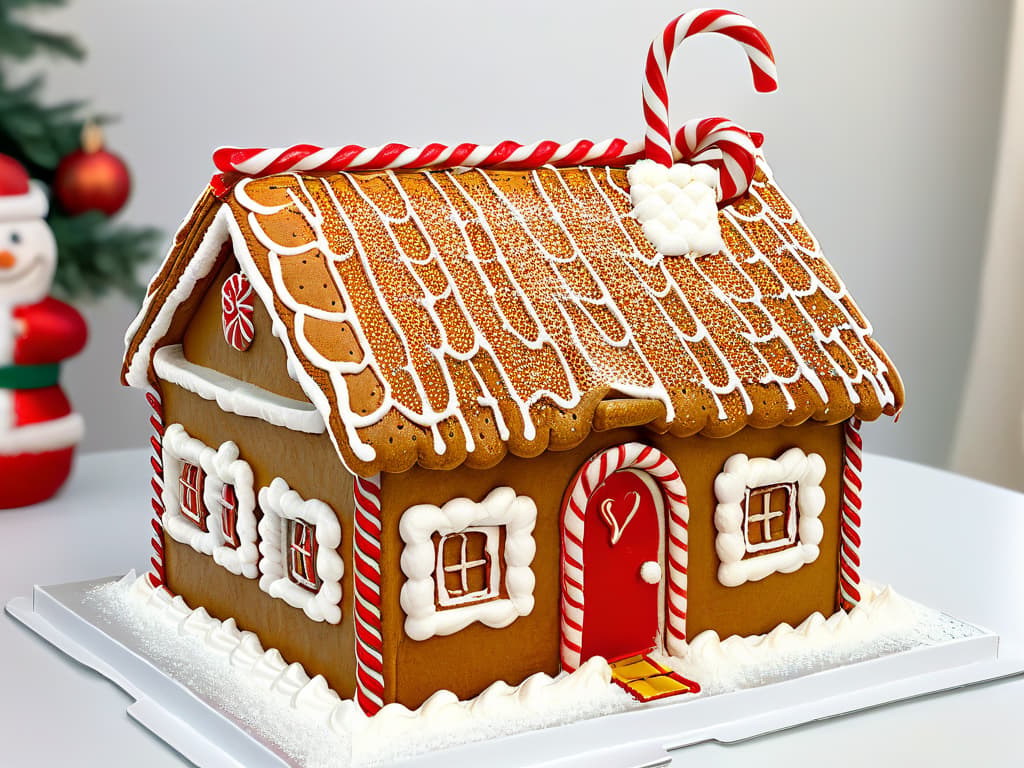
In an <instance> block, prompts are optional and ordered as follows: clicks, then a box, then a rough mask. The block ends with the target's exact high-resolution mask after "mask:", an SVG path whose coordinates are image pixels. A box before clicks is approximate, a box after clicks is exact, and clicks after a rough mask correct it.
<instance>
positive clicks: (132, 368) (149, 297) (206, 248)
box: [124, 196, 231, 389]
mask: <svg viewBox="0 0 1024 768" xmlns="http://www.w3.org/2000/svg"><path fill="white" fill-rule="evenodd" d="M202 199H203V197H202V196H201V197H200V198H199V200H197V201H196V202H195V203H193V205H192V211H190V212H189V216H188V217H187V218H186V219H185V220H184V221H183V222H182V225H181V227H180V228H179V229H178V234H183V231H182V230H183V229H184V227H185V226H186V225H187V224H188V221H189V219H190V218H191V215H192V212H193V211H195V209H196V206H197V205H198V203H199V201H200V200H202ZM230 219H231V211H230V210H229V209H228V207H227V206H226V205H222V206H221V207H220V210H218V211H217V213H216V215H215V216H214V217H213V221H212V222H210V226H209V228H207V230H206V234H204V235H203V239H202V241H201V242H200V243H199V246H198V247H197V248H196V251H195V254H194V255H193V256H192V258H191V259H189V262H188V266H186V267H185V271H184V272H182V274H181V277H179V278H178V283H177V285H175V286H174V289H173V290H172V291H171V292H170V293H169V294H168V295H167V296H166V297H164V298H163V299H162V300H161V305H160V310H159V312H158V313H157V316H156V317H155V318H154V319H153V322H152V323H151V324H150V326H149V328H148V329H147V331H146V335H145V337H144V338H143V339H142V341H141V342H140V344H139V348H138V350H136V352H135V354H134V355H133V356H132V359H131V361H130V362H129V363H128V370H127V371H126V372H125V377H124V378H125V381H126V382H128V385H129V386H132V387H138V388H140V389H145V388H146V387H148V386H149V377H148V373H149V360H150V356H151V355H152V354H153V347H154V346H155V345H156V343H157V342H158V341H159V340H160V339H162V338H163V337H164V336H165V335H166V333H167V331H168V330H169V329H170V327H171V321H172V320H173V319H174V315H175V314H176V313H177V311H178V308H179V307H180V306H181V304H182V303H183V302H185V301H186V300H187V299H188V298H189V296H191V295H192V293H193V291H195V288H196V285H197V284H198V283H199V281H200V280H202V279H203V278H205V277H206V276H207V275H208V274H210V270H211V269H213V266H214V264H216V263H217V256H218V254H219V253H220V249H221V246H223V245H224V243H225V242H226V241H227V239H228V227H227V222H228V221H229V220H230ZM175 242H177V238H175ZM172 252H173V248H172ZM164 263H165V264H166V259H165V262H164ZM161 272H162V270H158V271H157V273H156V274H155V275H154V276H153V280H152V281H151V282H150V284H149V290H148V291H147V294H146V300H145V301H144V302H143V304H142V308H141V309H140V310H139V314H138V315H136V316H135V319H134V320H133V321H132V324H131V325H129V326H128V330H127V331H126V332H125V337H124V343H125V347H126V348H127V347H128V345H130V344H131V342H132V340H133V339H134V338H135V335H136V334H137V333H138V332H139V329H140V328H141V327H142V321H143V320H144V319H145V318H146V315H147V313H148V312H149V309H150V305H151V304H152V303H153V302H154V301H156V296H157V293H156V289H157V288H159V287H161V286H158V285H156V281H157V280H159V279H160V276H161Z"/></svg>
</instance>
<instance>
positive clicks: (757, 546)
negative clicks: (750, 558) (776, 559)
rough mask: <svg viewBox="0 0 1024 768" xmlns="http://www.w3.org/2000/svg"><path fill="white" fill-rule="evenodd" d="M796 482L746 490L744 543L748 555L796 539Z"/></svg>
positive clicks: (787, 544) (788, 544)
mask: <svg viewBox="0 0 1024 768" xmlns="http://www.w3.org/2000/svg"><path fill="white" fill-rule="evenodd" d="M795 507H796V484H795V483H779V484H776V485H768V486H763V487H760V488H751V489H748V490H747V525H746V544H747V552H748V553H749V554H750V555H757V554H759V553H762V552H769V551H771V550H773V549H778V548H779V547H787V546H791V545H793V544H795V543H796V537H797V527H796V515H794V514H793V513H794V511H795Z"/></svg>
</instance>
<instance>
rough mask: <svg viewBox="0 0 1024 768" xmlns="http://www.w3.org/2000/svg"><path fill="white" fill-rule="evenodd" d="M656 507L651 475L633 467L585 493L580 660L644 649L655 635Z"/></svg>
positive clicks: (659, 549) (660, 558)
mask: <svg viewBox="0 0 1024 768" xmlns="http://www.w3.org/2000/svg"><path fill="white" fill-rule="evenodd" d="M664 511H665V504H664V499H663V497H662V492H661V489H660V487H659V486H658V484H657V482H655V480H654V479H653V478H652V477H651V476H650V475H649V474H648V473H647V472H644V471H641V470H635V469H623V470H619V471H617V472H612V473H611V474H610V475H608V477H607V478H606V479H605V480H604V482H602V483H601V484H600V485H599V486H597V488H595V489H594V491H593V492H592V493H591V494H590V496H589V498H588V499H587V506H586V512H585V515H584V536H583V574H584V578H583V589H584V596H583V597H584V605H585V608H584V611H583V642H582V649H581V653H580V661H584V660H586V659H588V658H590V657H591V656H595V655H600V656H604V657H605V658H606V659H614V658H617V657H619V656H625V655H627V654H632V653H638V652H642V651H647V650H650V649H651V648H653V647H654V646H655V645H656V643H657V642H658V638H659V637H660V631H661V629H662V622H663V620H664V618H663V608H662V606H663V605H664V599H665V597H664V595H665V593H664V578H663V571H664V555H663V552H664V546H663V542H664V534H663V530H664Z"/></svg>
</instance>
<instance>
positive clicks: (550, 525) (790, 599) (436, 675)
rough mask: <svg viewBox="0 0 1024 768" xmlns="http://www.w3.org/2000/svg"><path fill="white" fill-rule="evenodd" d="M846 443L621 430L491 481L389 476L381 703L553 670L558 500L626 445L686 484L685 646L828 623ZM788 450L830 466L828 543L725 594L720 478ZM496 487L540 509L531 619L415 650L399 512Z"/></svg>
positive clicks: (813, 432)
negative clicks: (737, 458)
mask: <svg viewBox="0 0 1024 768" xmlns="http://www.w3.org/2000/svg"><path fill="white" fill-rule="evenodd" d="M842 439H843V436H842V427H841V426H825V425H820V424H805V425H802V426H799V427H795V428H786V427H779V428H776V429H772V430H756V429H753V428H747V429H744V430H742V431H741V432H739V433H737V434H735V435H733V436H731V437H728V438H719V439H714V438H704V437H699V436H698V437H690V438H685V439H679V438H673V437H671V436H662V435H656V434H653V433H651V432H649V431H647V430H644V429H640V428H633V429H617V430H613V431H609V432H604V433H593V434H591V435H590V436H589V437H588V438H587V439H586V440H585V441H584V442H583V443H582V444H581V445H580V446H578V447H576V448H574V449H572V450H569V451H565V452H557V453H556V452H547V453H544V454H542V455H541V456H538V457H535V458H519V457H514V456H510V457H508V458H506V459H505V460H504V461H503V462H502V463H501V464H499V465H498V466H497V467H494V468H493V469H489V470H470V469H465V468H462V469H458V470H455V471H451V472H439V471H432V470H426V469H422V468H420V467H415V468H413V469H411V470H409V471H407V472H404V473H402V474H399V475H384V478H383V484H382V488H381V491H382V507H383V520H382V523H383V530H384V547H383V549H384V555H383V557H384V560H383V562H382V567H381V570H382V572H383V573H384V574H385V578H384V583H383V586H382V606H383V608H382V613H383V622H384V626H383V629H384V636H385V637H386V638H393V640H392V642H386V643H385V649H384V651H385V652H384V656H385V659H384V661H385V672H384V677H385V682H386V694H387V699H388V700H397V701H399V702H401V703H403V704H405V705H407V706H410V707H412V706H417V705H419V704H420V703H422V702H423V701H424V700H425V699H426V698H427V697H428V696H429V695H430V694H432V693H433V692H434V691H436V690H437V689H438V688H448V689H450V690H452V691H454V692H455V693H456V694H457V695H458V696H459V697H465V696H471V695H473V694H476V693H478V692H479V691H481V690H482V689H483V688H485V687H486V686H487V685H489V684H490V683H491V682H493V681H494V680H504V681H505V682H507V683H509V684H516V683H519V682H521V681H522V680H523V679H524V678H525V677H527V676H529V675H530V674H533V673H534V672H546V673H548V674H555V673H556V672H557V671H558V669H559V641H560V626H559V622H560V614H559V611H560V585H559V578H560V576H559V569H560V557H561V554H560V529H559V517H560V511H561V504H562V498H563V495H564V494H565V492H566V489H567V488H568V486H569V484H570V482H571V480H572V478H573V476H574V474H575V473H576V471H577V470H578V469H579V468H580V467H581V466H582V465H583V463H584V462H585V461H586V460H587V459H588V458H589V457H590V456H592V455H593V454H594V453H596V452H597V451H599V450H601V449H603V448H607V447H609V446H613V445H618V444H620V443H623V442H629V441H634V440H635V441H640V442H644V443H646V444H649V445H652V446H654V447H656V448H658V449H660V450H661V451H662V452H664V453H665V454H666V455H668V456H669V458H671V459H672V461H673V462H674V463H675V464H676V466H677V467H678V468H679V471H680V473H681V475H682V477H683V481H684V483H685V484H686V488H687V494H688V498H689V503H690V550H689V552H690V560H689V608H688V622H687V636H688V637H691V638H692V637H694V636H695V635H696V634H697V633H699V632H701V631H703V630H705V629H715V630H716V631H718V632H719V634H720V635H721V636H722V637H725V636H728V635H731V634H742V635H747V634H756V633H761V632H766V631H768V630H770V629H772V628H773V627H774V626H776V625H777V624H779V623H780V622H788V623H790V624H794V625H795V624H797V623H799V622H800V621H802V620H803V619H804V618H806V617H807V616H808V615H809V614H810V613H812V612H814V611H820V612H821V613H823V614H824V615H826V616H828V615H831V614H832V613H833V612H834V610H835V607H836V593H837V587H838V580H837V573H838V570H837V563H838V543H839V533H838V531H839V528H838V524H839V504H840V490H841V485H840V477H841V471H842ZM794 446H799V447H800V448H802V449H803V450H804V451H806V452H808V453H809V452H812V451H813V452H816V453H820V454H821V455H822V456H823V457H824V458H825V461H826V464H827V467H828V470H827V473H826V476H825V479H824V481H823V484H822V487H823V488H824V490H825V493H826V506H825V510H824V511H823V513H822V515H821V520H822V523H823V524H824V528H825V537H824V540H823V541H822V544H821V551H820V555H819V557H818V558H817V560H816V561H815V562H813V563H811V564H808V565H805V566H803V567H802V568H801V569H800V570H798V571H796V572H795V573H792V574H772V575H770V576H768V577H767V578H765V579H764V580H762V581H759V582H750V583H747V584H744V585H742V586H739V587H732V588H727V587H723V586H721V585H720V584H719V583H718V579H717V569H718V558H717V555H716V554H715V535H716V531H715V527H714V510H715V506H716V504H717V501H716V499H715V498H714V490H713V484H714V479H715V476H716V475H717V474H718V473H719V472H721V471H722V467H723V465H724V464H725V461H726V459H728V457H729V456H731V455H733V454H734V453H746V454H747V455H749V456H751V457H753V456H766V457H770V458H775V457H777V456H778V455H779V454H781V453H782V452H783V451H785V450H786V449H788V448H791V447H794ZM501 485H508V486H511V487H512V488H514V489H515V490H516V492H517V493H518V494H520V495H526V496H529V497H531V498H532V499H533V500H534V501H535V502H536V504H537V509H538V514H537V524H536V528H535V532H534V537H535V541H536V545H537V554H536V557H535V559H534V562H533V570H534V574H535V576H536V587H535V590H534V597H535V601H536V602H535V606H534V609H533V611H532V612H531V613H530V614H529V615H528V616H522V617H519V618H518V619H516V620H515V621H514V622H513V623H512V624H511V625H510V626H508V627H506V628H504V629H490V628H488V627H485V626H483V625H481V624H472V625H470V626H469V627H467V628H465V629H463V630H461V631H459V632H456V633H454V634H452V635H448V636H444V637H432V638H430V639H428V640H423V641H415V640H412V639H410V638H409V637H407V636H406V635H405V632H404V627H403V623H404V614H403V612H402V609H401V606H400V603H399V596H400V591H401V586H402V571H401V565H400V557H401V552H402V547H403V542H402V540H401V538H400V537H399V534H398V524H399V521H400V519H401V514H402V512H403V511H404V510H405V509H407V508H408V507H409V506H411V505H413V504H421V503H428V504H435V505H441V504H443V503H444V502H446V501H448V500H449V499H451V498H454V497H458V496H466V497H468V498H471V499H473V500H475V501H479V500H480V499H482V498H483V497H484V496H486V495H487V493H488V492H489V491H491V490H492V489H493V488H495V487H497V486H501ZM456 660H457V662H456Z"/></svg>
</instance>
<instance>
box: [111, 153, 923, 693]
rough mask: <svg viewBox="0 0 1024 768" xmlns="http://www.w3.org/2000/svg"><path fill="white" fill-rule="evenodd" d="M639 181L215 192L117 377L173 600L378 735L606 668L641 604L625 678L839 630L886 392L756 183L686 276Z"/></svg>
mask: <svg viewBox="0 0 1024 768" xmlns="http://www.w3.org/2000/svg"><path fill="white" fill-rule="evenodd" d="M629 186H630V185H629V182H628V180H627V176H626V171H625V170H624V169H621V168H615V167H596V168H568V169H554V168H541V169H536V170H529V171H485V170H478V169H458V170H443V171H408V172H390V171H389V172H372V173H340V172H339V173H308V174H299V173H295V174H283V175H276V176H270V177H262V178H243V179H240V180H237V182H236V183H235V184H234V185H233V186H231V187H229V188H228V189H226V190H222V191H221V192H220V194H214V193H213V192H211V191H207V192H205V193H204V194H203V196H202V197H201V198H200V200H199V201H198V202H197V204H196V206H195V207H194V209H193V211H192V212H191V213H190V215H189V217H188V218H187V219H186V222H185V224H184V225H183V227H182V230H181V232H179V234H178V236H177V238H176V240H175V245H174V247H173V248H172V250H171V253H170V255H169V256H168V258H167V260H166V261H165V263H164V265H163V267H162V268H161V270H160V272H159V273H158V275H157V276H156V277H155V278H154V280H153V282H152V284H151V285H150V289H149V295H148V296H147V299H146V302H145V305H144V307H143V309H142V311H141V312H140V315H139V318H138V319H137V321H136V323H135V324H134V325H133V327H132V328H131V329H130V331H129V334H128V339H127V353H126V358H125V365H124V369H123V378H124V379H125V381H126V383H129V384H132V385H135V386H141V387H149V388H152V389H154V390H155V392H156V394H157V396H158V397H159V398H160V401H161V402H162V425H161V428H162V430H163V434H164V435H171V438H172V439H167V438H165V439H164V441H163V445H162V448H161V449H162V451H163V454H162V455H163V457H164V460H163V462H162V465H161V469H160V475H161V476H160V481H161V483H162V487H163V493H162V495H161V496H159V498H158V502H159V503H160V504H161V505H162V506H163V517H162V519H161V525H162V530H163V542H162V553H163V562H162V567H163V573H161V574H159V575H158V576H159V578H158V579H157V580H158V581H159V582H160V583H161V584H162V586H163V587H165V588H167V589H168V590H170V591H171V592H173V593H175V594H180V595H181V596H182V597H183V598H184V599H185V600H186V601H187V602H188V603H189V605H191V606H193V607H198V606H203V607H205V608H206V609H207V610H208V611H209V612H210V613H211V614H212V615H214V616H216V617H217V618H221V619H227V618H234V619H235V620H236V621H237V623H238V625H239V627H241V628H243V629H249V630H252V631H254V632H256V634H257V635H258V636H259V637H260V638H261V640H262V642H263V643H264V644H265V645H267V646H271V647H275V648H277V649H279V650H280V651H281V652H282V654H283V655H284V657H285V658H286V659H287V660H288V661H289V662H299V663H301V664H303V666H304V667H305V668H306V670H307V671H308V672H309V673H310V674H311V675H313V674H322V675H324V677H325V678H326V679H327V681H328V682H329V684H330V685H331V686H332V687H333V688H334V689H335V690H337V691H338V693H339V694H340V695H342V696H345V697H355V698H356V700H357V701H359V702H360V703H361V704H362V705H363V706H364V709H366V710H367V711H370V712H372V711H375V709H376V708H379V706H380V705H381V704H386V703H390V702H400V703H402V704H404V705H406V706H409V707H415V706H418V705H419V704H421V703H422V702H423V701H424V700H426V699H427V698H428V697H429V696H430V695H432V694H433V693H435V692H436V691H438V690H441V689H447V690H451V691H453V692H455V693H456V694H457V695H458V696H459V697H460V698H465V697H469V696H473V695H475V694H477V693H479V692H481V691H482V690H483V689H485V688H486V687H487V686H488V685H490V684H492V683H494V682H495V681H498V680H503V681H505V682H506V683H509V684H513V685H514V684H517V683H519V682H522V681H523V680H524V679H525V678H526V677H528V676H529V675H531V674H533V673H536V672H545V673H548V674H555V673H557V672H558V671H559V669H572V668H574V666H575V665H578V663H579V662H580V661H582V660H583V659H585V657H586V656H588V655H593V654H595V653H599V654H601V655H605V654H604V653H603V651H604V649H606V648H607V649H614V648H618V647H619V646H618V645H616V643H615V638H614V637H613V635H614V633H615V631H616V630H615V627H616V624H629V623H631V622H632V623H635V622H634V621H633V619H632V618H628V619H627V618H623V617H632V616H634V615H635V614H634V613H631V611H633V610H634V609H635V605H634V603H635V602H636V600H634V597H633V596H634V595H640V596H641V597H640V598H639V600H641V601H646V600H648V598H647V597H645V596H644V595H656V598H653V599H652V601H651V602H650V603H649V604H650V605H652V606H654V608H653V609H652V610H653V613H651V612H648V614H646V615H645V617H641V618H642V620H643V621H648V620H649V621H650V622H652V623H651V624H650V625H649V626H650V627H652V628H653V629H652V631H650V633H649V634H647V635H643V637H642V638H641V639H642V642H641V641H639V640H636V641H634V640H629V641H626V642H627V646H628V643H629V642H633V643H634V644H637V643H640V644H642V645H645V647H636V648H632V650H636V651H646V650H650V649H651V648H652V647H655V646H657V647H658V648H659V649H660V650H665V651H667V652H670V653H671V652H678V651H679V649H680V648H684V647H685V641H686V640H690V639H692V638H693V637H695V636H696V635H697V634H699V633H700V632H703V631H707V630H713V631H715V632H717V633H718V634H719V635H720V636H722V637H725V636H728V635H732V634H739V635H752V634H758V633H763V632H767V631H770V630H771V629H772V628H773V627H775V626H777V625H778V624H780V623H783V622H785V623H789V624H792V625H795V624H797V623H799V622H800V621H802V620H803V619H804V618H806V617H807V616H808V615H810V614H811V613H814V612H820V613H822V614H824V615H826V616H828V615H830V614H831V613H833V612H835V611H836V610H838V609H839V608H840V604H841V596H842V595H843V594H844V593H843V583H842V582H843V576H842V574H843V568H842V567H841V566H842V561H843V558H844V553H843V546H844V545H843V537H842V528H843V523H844V520H847V517H846V516H847V515H848V511H846V510H845V509H844V504H843V497H844V494H843V490H844V486H843V484H844V471H845V470H846V469H847V467H848V462H849V461H850V460H851V459H850V455H851V454H850V451H851V446H850V440H851V434H852V433H855V425H856V423H857V422H858V421H859V420H870V419H876V418H878V417H879V416H881V415H883V414H887V415H895V414H897V413H898V412H899V410H900V408H901V407H902V404H903V387H902V383H901V381H900V379H899V376H898V374H897V373H896V370H895V368H894V367H893V365H892V363H891V362H890V360H889V359H888V357H887V356H886V355H885V353H884V352H883V351H882V349H881V347H880V346H879V345H878V344H877V343H876V342H875V340H874V338H873V337H872V332H871V328H870V325H869V324H868V322H867V320H866V319H865V318H864V316H863V314H862V313H861V312H860V310H859V309H858V308H857V306H856V304H855V303H854V302H853V299H852V298H851V297H850V295H849V293H848V292H847V291H846V289H845V287H844V286H843V284H842V282H841V281H840V280H839V278H838V277H837V276H836V274H835V272H834V271H833V270H832V268H831V267H830V266H829V265H828V263H827V262H826V261H825V260H824V257H823V256H822V255H821V251H820V249H819V247H818V245H817V243H816V241H815V240H814V238H813V236H812V235H811V234H810V232H809V231H808V230H807V228H806V227H805V225H804V224H803V222H802V220H801V219H800V218H799V215H798V214H797V213H796V211H795V209H794V208H793V206H792V205H791V204H790V203H789V201H788V200H787V199H786V198H785V196H784V195H783V194H782V192H781V191H780V190H779V188H778V187H777V185H776V184H775V182H774V181H773V180H772V177H771V175H770V171H769V170H768V168H767V166H766V165H764V163H763V160H759V163H758V166H757V169H756V172H755V174H754V176H753V179H752V182H751V185H750V188H749V190H747V191H746V192H745V193H744V195H743V196H742V197H740V198H739V199H738V200H737V201H735V202H733V203H731V204H729V205H728V206H725V207H724V208H722V210H721V211H720V212H719V214H718V225H719V227H720V230H721V236H722V243H723V247H722V248H721V249H720V250H718V251H716V252H713V253H707V254H704V255H692V254H691V255H684V256H665V255H663V254H661V253H659V252H658V251H657V250H656V249H655V247H654V246H653V245H652V244H651V243H650V242H649V241H648V240H647V238H646V237H645V235H644V233H643V232H642V231H641V228H640V225H639V224H638V222H637V220H636V219H635V217H634V216H633V215H632V203H631V199H630V194H629ZM857 450H858V455H859V446H858V448H857ZM618 482H621V483H625V485H623V486H622V488H623V489H625V490H623V491H621V492H620V493H619V495H618V496H615V495H614V494H612V493H611V492H610V491H608V490H607V489H608V488H611V487H612V485H613V484H614V483H618ZM246 483H248V486H246V485H245V484H246ZM197 484H201V485H202V487H198V485H197ZM211 489H212V490H211ZM602 489H604V490H602ZM214 491H216V494H215V493H214ZM246 492H248V493H249V494H250V495H251V497H252V498H251V499H250V500H249V501H246V499H248V498H249V497H248V496H246ZM602 494H604V495H603V496H602ZM609 494H611V495H609ZM574 499H575V500H576V501H575V502H574ZM574 504H575V506H574ZM325 510H326V511H325ZM325 515H326V517H325ZM573 515H577V517H578V518H579V519H578V521H577V520H576V519H575V518H574V517H573ZM331 521H333V522H331ZM577 523H578V524H579V525H578V526H577ZM189 526H192V528H190V527H189ZM574 526H576V527H574ZM580 526H582V527H580ZM332 537H333V538H332ZM847 546H849V544H848V543H847ZM645 548H646V549H645ZM254 553H255V554H254ZM331 553H333V555H331ZM328 555H331V556H328ZM620 555H621V558H629V557H632V558H633V560H635V562H633V561H630V563H632V564H628V565H627V566H626V567H625V569H624V570H622V571H621V573H623V574H625V575H624V576H622V577H621V578H620V579H619V580H618V581H616V580H615V579H613V578H609V579H604V580H602V579H601V578H600V576H601V574H605V573H606V571H607V573H611V572H612V571H613V570H615V569H618V568H620V567H622V562H625V560H622V559H621V558H620ZM321 556H323V557H321ZM845 556H846V557H847V558H848V557H849V554H848V553H847V554H846V555H845ZM617 558H618V559H617ZM321 559H322V560H323V563H324V565H323V568H322V569H321V562H320V561H321ZM846 565H847V566H849V562H847V563H846ZM630 568H632V570H630ZM588 569H589V571H588ZM321 570H322V572H321ZM615 572H616V573H618V571H615ZM587 573H589V574H590V575H591V578H590V579H589V580H588V579H587V578H586V575H587ZM616 578H618V577H616ZM598 583H600V584H601V585H602V588H601V590H598V589H597V587H595V586H594V585H595V584H598ZM588 585H590V586H589V587H588ZM645 589H646V590H648V592H643V590H645ZM651 590H653V591H651ZM335 597H336V599H335ZM844 600H846V601H847V602H848V601H849V594H847V597H846V598H844ZM645 604H647V603H645ZM645 626H647V625H645ZM643 638H646V639H643ZM628 647H630V648H631V646H628Z"/></svg>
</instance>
